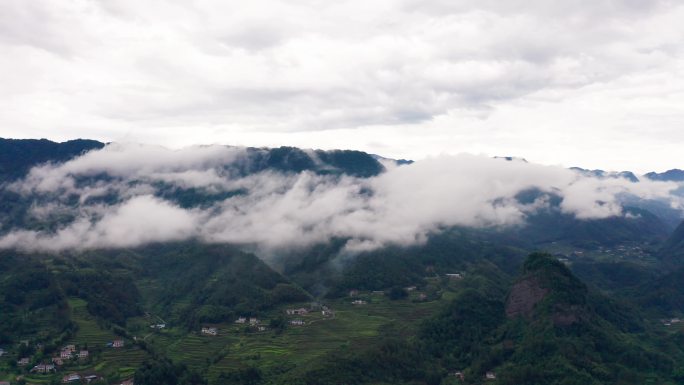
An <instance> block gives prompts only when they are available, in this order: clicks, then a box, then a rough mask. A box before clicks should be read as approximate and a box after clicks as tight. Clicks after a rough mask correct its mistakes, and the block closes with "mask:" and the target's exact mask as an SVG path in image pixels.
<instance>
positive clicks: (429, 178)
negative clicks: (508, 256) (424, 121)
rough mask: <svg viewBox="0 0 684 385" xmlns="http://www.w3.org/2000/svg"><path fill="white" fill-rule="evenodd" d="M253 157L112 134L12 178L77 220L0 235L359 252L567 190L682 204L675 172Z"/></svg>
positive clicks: (571, 208)
mask: <svg viewBox="0 0 684 385" xmlns="http://www.w3.org/2000/svg"><path fill="white" fill-rule="evenodd" d="M308 154H309V156H311V157H312V158H315V157H316V153H315V152H313V151H310V152H308ZM250 161H251V159H250V157H249V154H248V151H247V150H246V149H245V148H240V147H226V146H201V147H200V146H197V147H188V148H184V149H181V150H169V149H165V148H163V147H155V146H145V145H139V144H110V145H108V146H106V147H105V148H104V149H102V150H96V151H91V152H89V153H87V154H85V155H83V156H81V157H78V158H75V159H73V160H71V161H69V162H66V163H64V164H56V165H52V164H48V165H43V166H39V167H36V168H34V169H32V170H31V171H30V173H29V174H28V175H27V177H26V178H24V179H22V180H20V181H17V182H14V183H13V184H11V185H9V186H6V188H7V189H10V190H12V191H15V192H18V193H19V194H21V195H23V196H26V197H30V198H31V199H33V202H34V203H33V207H32V208H31V215H32V216H33V218H34V219H35V220H36V221H38V222H41V221H43V222H45V223H48V222H50V221H51V220H54V218H64V217H72V218H73V220H72V221H70V222H68V223H66V222H65V223H64V224H63V225H61V226H59V227H58V228H57V229H55V230H54V231H46V230H43V231H36V230H32V229H25V228H24V229H16V228H15V229H13V230H12V231H10V232H9V233H7V234H4V235H3V236H2V237H0V247H2V248H11V247H18V248H24V249H36V250H63V249H82V248H97V247H131V246H137V245H141V244H145V243H148V242H157V241H159V242H163V241H170V240H183V239H190V238H194V239H200V240H203V241H207V242H230V243H240V244H253V245H256V246H258V247H261V248H264V249H278V248H283V247H300V246H308V245H312V244H315V243H318V242H323V241H326V240H329V239H331V238H333V237H337V238H343V239H348V243H347V250H349V251H352V252H353V251H358V250H366V249H372V248H377V247H380V246H383V245H387V244H398V245H410V244H415V243H419V242H422V241H424V240H425V239H426V236H427V235H428V234H429V233H430V232H433V231H439V229H440V228H441V227H443V226H453V225H462V226H473V227H489V226H512V225H524V222H525V218H526V216H527V215H530V214H533V213H536V212H538V211H539V210H548V209H549V208H550V201H549V199H550V196H551V195H553V196H558V197H560V198H562V201H561V203H560V205H559V207H558V208H557V209H558V210H560V211H561V212H563V213H567V214H571V215H574V216H576V217H577V218H579V219H598V218H606V217H610V216H620V215H624V214H623V209H622V206H621V199H622V198H623V197H624V196H636V197H639V198H641V199H654V200H663V201H666V202H668V203H669V204H671V205H672V206H673V207H678V208H681V207H682V204H683V202H682V199H681V198H680V197H678V196H676V195H674V194H672V192H673V191H674V190H675V189H677V188H678V187H679V186H678V185H677V184H676V183H672V182H656V181H650V180H648V179H643V180H642V181H640V182H636V183H635V182H631V181H629V180H627V179H624V178H596V177H589V176H586V175H584V174H582V173H579V172H576V171H573V170H569V169H565V168H561V167H555V166H541V165H536V164H531V163H527V162H524V161H506V160H503V159H493V158H489V157H484V156H475V155H467V154H462V155H458V156H440V157H435V158H430V159H427V160H423V161H418V162H415V163H413V164H410V165H404V166H396V165H394V164H393V163H392V162H387V163H386V168H387V170H386V171H385V172H383V173H381V174H379V175H377V176H373V177H369V178H359V177H352V176H349V175H339V174H320V173H315V172H311V171H304V172H299V173H296V172H276V171H273V170H267V171H261V172H257V173H251V174H250V173H246V174H245V173H241V172H239V170H240V169H242V168H240V167H237V166H238V165H240V166H244V164H245V163H246V162H250ZM533 189H534V190H538V191H541V192H543V193H542V194H538V197H537V199H535V200H534V201H532V202H524V201H523V200H521V199H517V197H518V196H519V194H520V193H522V192H525V191H530V190H533ZM169 191H171V192H172V193H169ZM179 191H181V194H182V192H192V193H194V194H200V196H201V197H202V199H200V202H199V203H198V204H195V205H182V204H180V203H179V202H178V200H177V199H175V198H176V197H177V195H178V194H179V193H178V192H179ZM174 194H175V195H174ZM523 202H524V203H523Z"/></svg>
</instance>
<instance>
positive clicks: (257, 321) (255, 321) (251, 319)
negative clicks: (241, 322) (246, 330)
mask: <svg viewBox="0 0 684 385" xmlns="http://www.w3.org/2000/svg"><path fill="white" fill-rule="evenodd" d="M260 323H261V321H259V319H258V318H254V317H252V318H250V319H249V324H250V325H258V324H260Z"/></svg>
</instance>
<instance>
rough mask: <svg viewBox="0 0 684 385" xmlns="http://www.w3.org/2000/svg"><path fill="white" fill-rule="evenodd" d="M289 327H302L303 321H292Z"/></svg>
mask: <svg viewBox="0 0 684 385" xmlns="http://www.w3.org/2000/svg"><path fill="white" fill-rule="evenodd" d="M290 325H293V326H304V321H303V320H300V319H293V320H292V321H290Z"/></svg>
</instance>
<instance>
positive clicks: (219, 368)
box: [149, 292, 454, 382]
mask: <svg viewBox="0 0 684 385" xmlns="http://www.w3.org/2000/svg"><path fill="white" fill-rule="evenodd" d="M453 295H454V294H453V293H449V292H445V294H444V296H443V298H442V299H441V300H437V301H432V302H414V301H412V300H411V299H406V300H400V301H390V300H389V299H387V298H386V297H384V296H382V295H375V296H371V295H368V296H366V297H365V298H366V299H367V300H368V303H367V304H366V305H352V304H351V301H350V299H348V298H345V299H341V300H337V301H334V302H332V303H330V304H329V305H330V306H331V307H332V308H333V309H334V310H335V317H334V318H323V317H322V316H321V315H320V313H319V312H315V313H310V314H308V315H305V316H291V317H288V319H295V318H298V319H302V320H304V321H305V322H306V323H307V324H306V325H304V326H290V325H288V327H287V328H286V329H285V331H284V332H283V333H281V334H276V333H275V332H274V331H266V332H258V333H257V332H247V331H246V327H245V326H244V325H235V324H219V325H212V326H216V327H217V328H218V329H219V335H217V336H203V335H199V334H198V333H192V334H185V332H184V331H182V330H176V329H170V330H164V331H163V332H161V333H156V334H155V335H154V336H152V337H150V339H149V341H150V342H152V344H153V345H154V346H155V347H156V348H158V349H161V350H162V351H164V352H166V354H167V355H168V356H169V357H170V358H172V359H173V360H174V361H177V362H183V363H185V364H187V365H188V366H190V367H192V368H193V369H196V370H199V371H200V372H202V373H204V374H205V375H207V377H208V378H209V379H210V380H211V381H212V382H213V381H214V380H215V379H216V378H217V377H218V376H219V375H220V374H221V372H229V371H231V370H234V369H236V368H239V367H243V366H247V365H249V366H256V367H259V368H260V369H261V370H262V371H264V372H267V373H268V372H270V373H273V372H280V371H284V370H290V371H291V374H295V373H296V372H299V371H303V370H305V369H306V368H309V367H310V365H312V362H314V361H315V359H316V358H317V357H320V356H323V355H326V354H328V353H330V352H333V351H339V350H343V349H357V348H361V347H363V346H365V345H369V344H372V343H373V342H375V341H376V340H377V338H378V337H379V335H380V334H381V333H382V331H383V330H384V328H385V327H387V325H390V324H392V325H393V327H395V328H397V327H398V328H400V329H406V330H413V328H412V327H411V326H414V325H415V324H416V323H418V322H420V321H421V320H422V319H425V318H427V317H429V316H430V315H432V314H434V313H435V312H436V311H438V310H439V308H440V307H441V306H442V305H443V304H444V303H446V301H448V300H449V299H450V298H452V297H453ZM302 306H308V304H302ZM292 307H298V306H292ZM282 312H284V309H280V310H279V311H278V312H275V313H272V314H270V317H271V318H272V317H275V316H276V315H277V314H282ZM268 320H269V318H265V319H262V323H263V324H266V325H268Z"/></svg>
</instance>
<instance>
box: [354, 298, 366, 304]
mask: <svg viewBox="0 0 684 385" xmlns="http://www.w3.org/2000/svg"><path fill="white" fill-rule="evenodd" d="M367 303H368V302H366V301H364V300H362V299H357V300H354V301H352V305H365V304H367Z"/></svg>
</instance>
